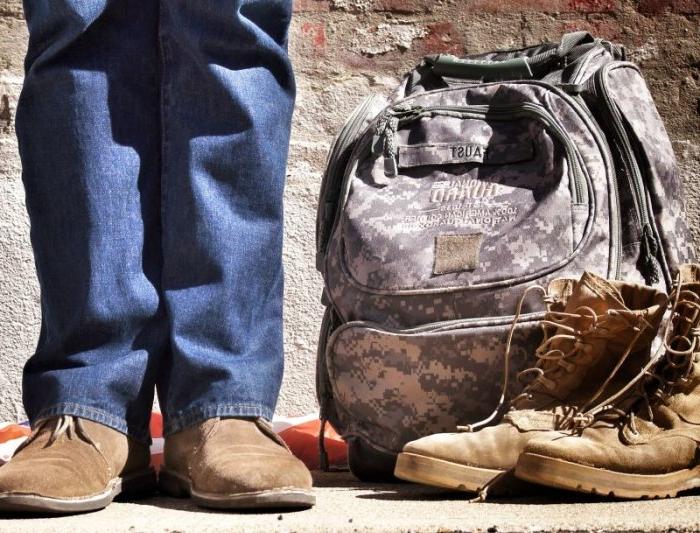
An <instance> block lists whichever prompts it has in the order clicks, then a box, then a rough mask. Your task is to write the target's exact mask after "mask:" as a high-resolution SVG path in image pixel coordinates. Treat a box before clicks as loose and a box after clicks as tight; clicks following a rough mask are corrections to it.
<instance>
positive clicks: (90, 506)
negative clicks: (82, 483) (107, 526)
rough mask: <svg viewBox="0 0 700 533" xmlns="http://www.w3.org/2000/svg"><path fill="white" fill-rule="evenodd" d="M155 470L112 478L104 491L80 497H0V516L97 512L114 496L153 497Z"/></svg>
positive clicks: (21, 495) (24, 495) (31, 495)
mask: <svg viewBox="0 0 700 533" xmlns="http://www.w3.org/2000/svg"><path fill="white" fill-rule="evenodd" d="M156 489H157V482H156V473H155V470H152V469H151V470H149V471H148V472H145V473H140V474H136V475H133V476H128V477H123V478H116V479H113V480H112V481H111V482H110V483H109V485H108V488H107V490H105V491H104V492H100V493H98V494H93V495H90V496H86V497H84V498H51V497H47V496H39V495H36V494H13V493H5V494H0V512H1V513H31V514H36V513H41V514H73V513H84V512H88V511H98V510H100V509H104V508H105V507H107V506H108V505H109V504H110V503H112V501H114V499H115V498H116V497H117V496H121V497H124V498H138V497H145V496H150V495H152V494H155V492H156Z"/></svg>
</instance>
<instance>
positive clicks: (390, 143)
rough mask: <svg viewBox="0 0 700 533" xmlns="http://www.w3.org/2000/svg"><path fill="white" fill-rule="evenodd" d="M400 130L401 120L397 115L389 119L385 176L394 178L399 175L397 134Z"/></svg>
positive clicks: (385, 147) (386, 136) (385, 137)
mask: <svg viewBox="0 0 700 533" xmlns="http://www.w3.org/2000/svg"><path fill="white" fill-rule="evenodd" d="M398 129H399V118H398V117H397V116H396V115H392V116H391V117H389V120H388V121H387V124H386V128H385V129H384V135H383V137H384V174H385V175H386V176H388V177H391V178H393V177H394V176H397V175H398V173H399V165H398V162H397V161H396V157H397V155H398V154H397V151H398V149H397V147H396V134H397V132H398Z"/></svg>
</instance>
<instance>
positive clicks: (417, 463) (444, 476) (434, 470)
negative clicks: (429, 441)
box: [394, 452, 505, 492]
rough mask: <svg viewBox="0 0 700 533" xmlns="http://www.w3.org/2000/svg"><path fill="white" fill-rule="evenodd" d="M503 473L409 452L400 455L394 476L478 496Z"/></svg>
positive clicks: (502, 471)
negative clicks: (473, 493)
mask: <svg viewBox="0 0 700 533" xmlns="http://www.w3.org/2000/svg"><path fill="white" fill-rule="evenodd" d="M504 472H505V471H504V470H495V469H489V468H478V467H475V466H467V465H462V464H459V463H453V462H451V461H445V460H444V459H435V458H434V457H427V456H425V455H418V454H415V453H407V452H403V453H400V454H399V456H398V458H397V460H396V467H395V468H394V475H395V476H396V477H397V478H399V479H403V480H404V481H411V482H413V483H421V484H423V485H431V486H433V487H441V488H446V489H454V490H461V491H464V492H479V491H480V490H481V489H483V488H484V487H485V486H486V485H488V484H489V483H491V482H492V481H493V480H494V479H496V478H497V477H498V476H500V475H502V474H503V473H504Z"/></svg>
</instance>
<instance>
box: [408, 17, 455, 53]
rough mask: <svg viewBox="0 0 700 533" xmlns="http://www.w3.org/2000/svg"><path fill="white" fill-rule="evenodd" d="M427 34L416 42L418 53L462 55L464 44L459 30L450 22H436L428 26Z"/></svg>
mask: <svg viewBox="0 0 700 533" xmlns="http://www.w3.org/2000/svg"><path fill="white" fill-rule="evenodd" d="M427 29H428V33H427V35H426V36H425V37H423V38H422V39H421V40H420V41H416V45H415V46H417V47H418V49H419V51H420V52H421V53H423V54H456V55H459V54H462V53H464V43H463V41H462V38H461V35H460V33H459V30H457V29H455V27H454V25H453V24H452V23H451V22H436V23H434V24H428V26H427Z"/></svg>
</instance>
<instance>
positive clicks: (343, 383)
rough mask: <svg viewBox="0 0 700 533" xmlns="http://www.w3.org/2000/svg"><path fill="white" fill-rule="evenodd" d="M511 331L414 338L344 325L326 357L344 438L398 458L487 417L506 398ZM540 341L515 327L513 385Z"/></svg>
mask: <svg viewBox="0 0 700 533" xmlns="http://www.w3.org/2000/svg"><path fill="white" fill-rule="evenodd" d="M509 328H510V326H509V325H502V326H496V327H482V328H465V329H454V330H450V331H443V332H441V331H437V332H424V333H411V334H409V333H400V332H396V331H392V332H390V331H386V330H382V329H380V328H377V327H376V326H372V325H368V324H366V323H364V324H362V323H359V324H352V323H351V324H348V325H346V326H343V327H341V328H340V329H339V330H338V331H337V332H336V333H335V334H334V335H333V337H332V338H331V342H330V343H329V346H328V350H327V353H326V359H327V364H328V371H329V377H330V378H331V383H332V386H333V394H334V397H335V398H336V400H337V403H336V411H337V412H336V415H337V416H338V418H339V420H338V422H339V425H340V427H342V428H343V429H344V435H346V436H347V435H354V436H360V437H362V438H364V439H366V440H368V441H369V442H371V443H372V444H373V445H374V446H376V447H379V448H381V449H384V450H386V451H390V452H394V453H397V452H399V451H400V450H401V447H402V446H403V445H404V444H405V443H406V442H408V441H409V440H413V439H416V438H418V437H422V436H425V435H429V434H432V433H436V432H443V431H454V430H455V427H456V426H457V425H460V424H468V423H473V422H477V421H479V420H481V419H483V418H485V417H487V416H488V415H489V414H490V413H491V411H492V410H493V409H494V408H495V407H496V404H497V403H498V399H499V397H500V394H501V385H502V382H503V355H504V350H505V340H506V338H507V335H508V330H509ZM540 337H541V331H540V329H539V328H538V327H537V324H536V322H529V323H522V324H520V325H519V326H518V329H517V330H516V333H515V336H514V349H513V351H512V362H513V366H512V368H511V373H512V375H511V379H512V380H513V381H511V383H515V375H516V374H517V372H519V371H520V370H522V369H523V368H524V366H525V365H526V364H528V363H531V357H532V356H531V353H532V350H531V349H530V347H532V348H533V349H534V347H535V346H536V345H537V343H538V342H539V339H540Z"/></svg>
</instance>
